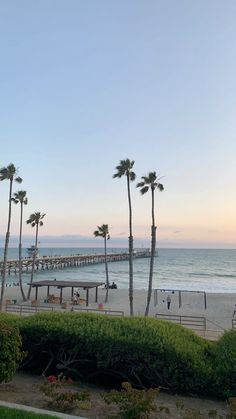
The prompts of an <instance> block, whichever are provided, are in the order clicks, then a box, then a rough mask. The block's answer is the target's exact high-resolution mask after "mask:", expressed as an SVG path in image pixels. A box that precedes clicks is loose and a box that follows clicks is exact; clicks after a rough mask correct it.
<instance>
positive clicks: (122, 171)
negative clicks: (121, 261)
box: [113, 159, 136, 316]
mask: <svg viewBox="0 0 236 419" xmlns="http://www.w3.org/2000/svg"><path fill="white" fill-rule="evenodd" d="M134 163H135V162H134V160H129V159H126V160H120V163H119V164H118V166H116V170H117V173H115V174H114V175H113V178H117V177H118V178H121V177H122V176H126V180H127V191H128V203H129V302H130V315H131V316H133V314H134V307H133V293H134V285H133V282H134V280H133V251H134V249H133V242H134V239H133V232H132V206H131V195H130V182H132V181H134V180H135V178H136V174H135V173H134V172H133V171H132V169H133V165H134Z"/></svg>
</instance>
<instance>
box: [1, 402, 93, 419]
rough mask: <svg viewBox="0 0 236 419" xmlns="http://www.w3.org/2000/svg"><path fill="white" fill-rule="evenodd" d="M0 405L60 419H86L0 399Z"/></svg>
mask: <svg viewBox="0 0 236 419" xmlns="http://www.w3.org/2000/svg"><path fill="white" fill-rule="evenodd" d="M0 406H4V407H10V408H13V409H20V410H25V411H26V412H33V413H40V414H44V415H51V416H52V417H53V416H54V417H56V418H60V419H86V418H83V417H81V416H74V415H68V414H67V413H60V412H53V411H51V410H44V409H37V408H35V407H31V406H24V405H22V404H16V403H9V402H3V401H1V400H0Z"/></svg>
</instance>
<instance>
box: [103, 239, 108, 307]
mask: <svg viewBox="0 0 236 419" xmlns="http://www.w3.org/2000/svg"><path fill="white" fill-rule="evenodd" d="M104 250H105V271H106V297H105V303H107V301H108V290H109V277H108V266H107V237H106V236H105V237H104Z"/></svg>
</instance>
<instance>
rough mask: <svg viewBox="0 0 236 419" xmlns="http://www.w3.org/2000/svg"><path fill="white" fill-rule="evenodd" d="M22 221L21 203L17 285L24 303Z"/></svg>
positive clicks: (21, 210)
mask: <svg viewBox="0 0 236 419" xmlns="http://www.w3.org/2000/svg"><path fill="white" fill-rule="evenodd" d="M22 219H23V202H21V207H20V236H19V284H20V290H21V295H22V298H23V301H26V297H25V293H24V290H23V286H22V243H21V242H22Z"/></svg>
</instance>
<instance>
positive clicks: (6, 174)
mask: <svg viewBox="0 0 236 419" xmlns="http://www.w3.org/2000/svg"><path fill="white" fill-rule="evenodd" d="M3 180H8V181H9V182H10V188H9V200H8V222H7V232H6V238H5V246H4V257H3V271H2V287H1V300H0V310H1V311H2V308H3V297H4V292H5V286H6V272H7V253H8V246H9V239H10V226H11V204H12V186H13V185H12V184H13V181H15V182H17V183H21V182H22V179H21V177H19V176H17V169H16V168H15V166H14V164H13V163H10V164H9V165H8V166H7V167H2V168H1V169H0V181H3Z"/></svg>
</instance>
